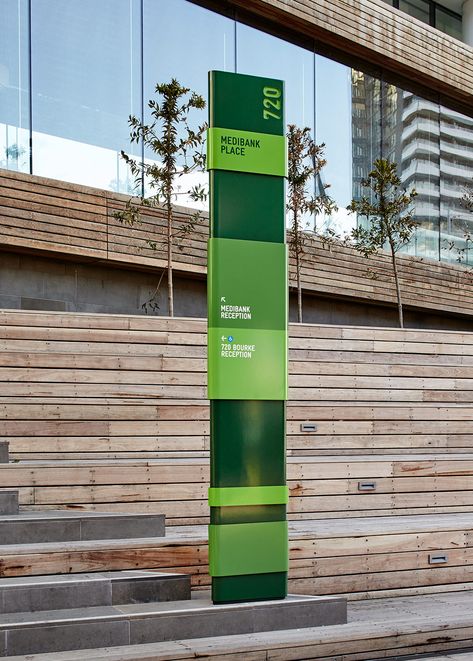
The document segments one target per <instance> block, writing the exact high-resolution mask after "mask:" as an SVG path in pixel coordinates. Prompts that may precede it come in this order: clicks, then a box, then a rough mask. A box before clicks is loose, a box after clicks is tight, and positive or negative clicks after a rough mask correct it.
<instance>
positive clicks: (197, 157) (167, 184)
mask: <svg viewBox="0 0 473 661" xmlns="http://www.w3.org/2000/svg"><path fill="white" fill-rule="evenodd" d="M155 93H156V96H157V98H155V99H150V100H149V101H148V108H149V109H150V111H151V122H150V123H149V124H144V123H142V121H141V120H140V119H139V118H138V117H135V116H133V115H130V117H129V120H128V124H129V126H130V142H131V143H132V144H139V143H142V144H143V145H144V148H145V150H146V151H148V150H150V151H152V152H153V154H154V156H155V157H156V160H155V161H151V162H146V161H144V162H143V161H142V160H138V159H135V158H133V157H131V156H129V155H128V154H126V153H125V152H124V151H122V152H121V156H122V158H123V160H124V161H125V163H126V164H127V165H128V167H129V170H130V172H131V174H132V176H133V178H134V182H135V190H140V189H141V188H142V186H143V184H144V187H145V189H146V190H148V189H149V190H150V192H151V194H150V195H149V196H143V195H139V196H138V197H135V198H131V199H130V200H128V202H127V204H126V206H125V209H124V210H123V211H119V212H116V214H115V216H116V217H117V218H118V219H119V220H120V221H121V222H123V223H125V224H128V225H134V224H135V223H137V222H140V218H141V213H142V211H143V208H163V207H164V210H165V214H166V220H167V235H166V248H167V280H168V309H169V315H170V316H173V314H174V301H173V278H172V256H173V245H174V240H175V239H176V238H178V237H182V236H184V235H186V234H189V233H191V232H192V231H193V229H194V223H195V222H196V221H197V220H198V219H199V217H200V212H199V211H196V212H195V213H194V214H193V215H192V217H191V220H190V222H187V223H185V224H182V225H181V226H180V227H178V228H174V222H173V221H174V213H173V206H172V205H173V203H175V202H176V201H177V200H178V196H180V195H185V196H187V197H189V198H191V199H192V200H194V201H196V202H203V201H204V200H205V199H206V197H207V191H206V189H205V188H204V187H203V186H201V185H194V186H191V187H190V188H186V189H184V190H182V187H181V186H180V184H179V180H180V179H181V178H182V177H184V176H186V175H190V174H191V173H193V172H199V171H203V170H204V169H205V154H204V151H203V146H204V141H205V133H206V129H207V125H206V124H205V123H204V124H202V125H201V126H198V128H197V129H193V128H191V126H190V124H189V117H190V114H191V112H193V111H199V110H203V109H204V108H205V101H204V99H203V98H202V96H200V95H199V94H196V93H195V92H192V91H191V90H190V89H189V88H188V87H183V86H182V85H181V84H180V83H179V82H178V81H177V80H176V79H174V78H173V79H172V80H171V82H169V83H160V84H158V85H156V88H155ZM161 244H162V239H161V237H160V239H159V241H158V240H157V239H155V238H153V237H149V238H148V239H147V245H148V247H149V248H151V249H153V250H157V249H159V248H160V247H161ZM161 280H162V278H161V279H160V282H161ZM158 292H159V287H158V290H157V292H155V294H154V295H153V299H154V304H150V301H148V302H147V303H145V304H144V307H145V309H147V307H146V306H147V305H149V307H151V308H153V309H156V307H158V306H157V305H156V296H157V293H158ZM150 300H151V299H150ZM151 303H153V302H152V301H151Z"/></svg>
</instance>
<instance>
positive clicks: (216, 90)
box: [209, 71, 286, 135]
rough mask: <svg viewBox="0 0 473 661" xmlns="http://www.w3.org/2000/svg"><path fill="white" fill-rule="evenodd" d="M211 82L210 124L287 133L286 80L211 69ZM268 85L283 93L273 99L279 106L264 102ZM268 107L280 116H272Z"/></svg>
mask: <svg viewBox="0 0 473 661" xmlns="http://www.w3.org/2000/svg"><path fill="white" fill-rule="evenodd" d="M209 83H210V84H209V88H210V103H209V110H210V126H219V127H220V128H229V129H237V130H241V131H257V132H261V133H273V134H275V135H284V134H285V132H286V129H285V120H284V83H283V82H282V81H281V80H274V79H273V78H260V77H259V76H245V75H243V74H238V75H235V74H234V73H228V72H226V71H211V72H210V80H209ZM265 87H266V88H273V89H276V90H278V91H279V93H280V96H279V98H278V99H276V100H275V101H274V102H275V104H276V105H279V106H280V108H279V109H277V108H274V107H272V106H271V104H270V103H268V102H266V106H265V105H264V100H265V94H264V89H265ZM265 110H269V111H270V112H271V111H273V114H274V115H276V116H277V118H275V117H271V116H269V114H268V112H266V113H265V112H264V111H265Z"/></svg>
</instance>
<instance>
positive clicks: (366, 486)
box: [358, 480, 376, 491]
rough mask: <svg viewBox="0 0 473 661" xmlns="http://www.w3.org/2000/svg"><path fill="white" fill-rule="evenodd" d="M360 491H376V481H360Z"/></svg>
mask: <svg viewBox="0 0 473 661" xmlns="http://www.w3.org/2000/svg"><path fill="white" fill-rule="evenodd" d="M358 491H376V482H373V481H372V480H371V481H368V482H358Z"/></svg>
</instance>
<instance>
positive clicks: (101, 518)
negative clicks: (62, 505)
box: [0, 510, 165, 546]
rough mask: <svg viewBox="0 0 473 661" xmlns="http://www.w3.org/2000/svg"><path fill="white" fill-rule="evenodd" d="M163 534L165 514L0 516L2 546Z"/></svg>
mask: <svg viewBox="0 0 473 661" xmlns="http://www.w3.org/2000/svg"><path fill="white" fill-rule="evenodd" d="M164 534H165V524H164V515H162V514H115V513H110V514H107V513H98V512H69V511H67V510H63V511H58V512H52V511H45V512H21V513H19V514H16V515H11V514H10V515H9V514H6V515H5V514H2V515H0V540H1V544H2V546H3V545H7V544H8V545H10V544H37V543H41V542H48V543H49V542H62V541H86V540H93V539H132V538H142V537H163V536H164Z"/></svg>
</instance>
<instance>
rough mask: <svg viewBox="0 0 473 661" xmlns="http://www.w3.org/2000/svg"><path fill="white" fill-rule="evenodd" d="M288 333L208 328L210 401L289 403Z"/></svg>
mask: <svg viewBox="0 0 473 661" xmlns="http://www.w3.org/2000/svg"><path fill="white" fill-rule="evenodd" d="M286 366H287V332H286V331H284V330H275V331H272V330H260V329H256V328H250V329H246V330H243V329H241V328H240V329H237V330H235V331H232V330H231V329H228V328H209V331H208V398H209V399H245V400H248V399H272V400H276V399H278V400H281V399H287V368H286Z"/></svg>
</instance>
